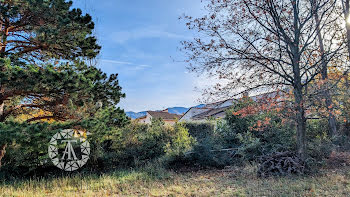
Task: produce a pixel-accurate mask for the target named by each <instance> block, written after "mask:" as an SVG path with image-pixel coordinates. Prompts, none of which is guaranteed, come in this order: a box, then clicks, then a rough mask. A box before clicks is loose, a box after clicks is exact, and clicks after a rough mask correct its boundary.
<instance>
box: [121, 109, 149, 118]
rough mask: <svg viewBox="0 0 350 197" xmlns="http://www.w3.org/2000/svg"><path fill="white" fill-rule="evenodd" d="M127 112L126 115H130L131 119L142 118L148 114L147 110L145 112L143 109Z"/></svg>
mask: <svg viewBox="0 0 350 197" xmlns="http://www.w3.org/2000/svg"><path fill="white" fill-rule="evenodd" d="M125 113H126V115H127V116H128V117H130V118H131V119H136V118H140V117H142V116H145V115H146V112H145V111H142V112H133V111H128V112H125Z"/></svg>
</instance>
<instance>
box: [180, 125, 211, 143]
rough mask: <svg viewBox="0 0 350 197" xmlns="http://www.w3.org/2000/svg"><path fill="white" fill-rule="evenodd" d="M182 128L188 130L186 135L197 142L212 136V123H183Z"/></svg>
mask: <svg viewBox="0 0 350 197" xmlns="http://www.w3.org/2000/svg"><path fill="white" fill-rule="evenodd" d="M183 126H184V127H186V128H187V129H188V133H189V134H190V135H191V136H192V137H194V138H195V139H196V140H197V142H201V141H202V140H205V139H206V138H208V137H209V138H210V137H212V136H213V135H214V130H215V123H214V122H200V123H197V122H185V123H183Z"/></svg>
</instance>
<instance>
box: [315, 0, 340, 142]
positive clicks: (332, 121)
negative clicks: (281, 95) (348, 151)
mask: <svg viewBox="0 0 350 197" xmlns="http://www.w3.org/2000/svg"><path fill="white" fill-rule="evenodd" d="M311 5H312V7H314V8H315V7H316V5H315V0H311ZM314 16H315V22H316V28H317V29H316V30H317V37H318V42H319V45H320V52H321V64H322V71H321V76H322V80H325V81H326V83H325V87H324V92H323V97H324V99H325V101H326V108H327V111H328V127H329V130H330V131H329V134H330V136H332V137H333V136H335V135H336V134H337V121H336V118H335V116H334V113H333V101H332V97H331V95H330V93H329V86H328V66H327V62H326V60H325V57H324V55H325V51H324V44H323V38H322V35H321V30H320V25H321V24H320V20H319V17H318V13H317V11H316V10H315V13H314Z"/></svg>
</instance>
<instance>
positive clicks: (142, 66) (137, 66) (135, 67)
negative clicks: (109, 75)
mask: <svg viewBox="0 0 350 197" xmlns="http://www.w3.org/2000/svg"><path fill="white" fill-rule="evenodd" d="M101 62H105V63H110V64H121V65H130V66H132V67H129V68H130V69H131V70H143V69H146V68H151V67H152V66H151V65H147V64H135V63H132V62H125V61H119V60H109V59H101Z"/></svg>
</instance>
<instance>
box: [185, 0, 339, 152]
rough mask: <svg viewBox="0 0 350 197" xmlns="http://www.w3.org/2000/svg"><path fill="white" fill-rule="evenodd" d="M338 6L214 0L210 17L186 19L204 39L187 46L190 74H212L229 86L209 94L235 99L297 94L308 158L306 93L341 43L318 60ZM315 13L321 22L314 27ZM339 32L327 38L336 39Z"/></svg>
mask: <svg viewBox="0 0 350 197" xmlns="http://www.w3.org/2000/svg"><path fill="white" fill-rule="evenodd" d="M334 5H335V2H333V1H326V0H320V1H317V2H315V4H314V5H313V6H314V7H313V8H311V7H312V6H311V4H310V1H308V0H288V1H286V0H281V1H270V0H263V1H261V0H244V1H240V0H211V1H208V5H207V7H206V8H207V10H208V14H206V15H205V16H203V17H200V18H193V17H191V16H185V17H184V18H185V19H186V20H187V21H188V22H187V26H188V28H189V29H192V30H196V31H198V32H199V33H200V35H203V36H202V37H198V38H196V39H195V40H194V41H184V42H183V43H182V44H183V50H184V51H185V53H186V54H187V57H188V59H187V62H188V63H189V69H190V70H191V71H194V72H198V73H207V74H208V73H209V74H210V75H211V76H216V77H217V78H219V79H224V80H225V81H226V82H227V83H223V84H217V85H216V86H215V87H214V89H210V90H209V91H207V93H209V94H210V95H214V96H225V97H234V96H235V95H238V94H240V93H241V92H242V91H250V90H253V91H257V90H260V91H266V90H268V91H271V90H276V89H282V90H283V89H286V88H289V89H291V90H292V91H293V111H294V114H295V116H294V117H295V122H296V128H297V132H296V133H297V144H298V150H297V151H298V154H299V156H300V157H301V158H303V159H305V157H306V117H305V95H306V93H305V90H306V87H307V85H308V84H309V83H310V82H312V81H314V80H315V77H316V76H317V75H318V74H319V73H320V72H321V70H322V69H321V64H320V63H321V61H322V60H324V61H330V60H331V59H332V58H334V57H335V56H336V55H337V54H338V52H339V50H341V49H342V46H343V45H342V43H341V42H327V44H329V46H327V47H325V48H324V52H323V54H322V55H320V50H319V46H318V43H317V42H316V40H317V37H318V34H317V32H318V28H320V30H321V31H322V30H324V29H326V27H329V25H330V22H331V21H330V20H331V18H332V17H329V16H333V15H332V14H333V10H334V8H335V7H334ZM315 13H317V14H318V19H319V20H318V22H315V21H314V17H315ZM338 33H339V32H337V31H327V32H324V35H323V36H324V37H330V38H333V37H336V35H338Z"/></svg>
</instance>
